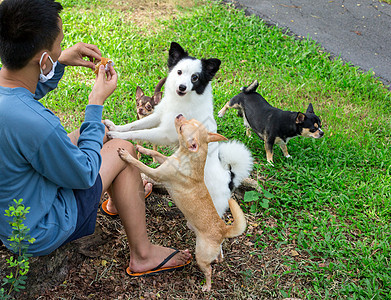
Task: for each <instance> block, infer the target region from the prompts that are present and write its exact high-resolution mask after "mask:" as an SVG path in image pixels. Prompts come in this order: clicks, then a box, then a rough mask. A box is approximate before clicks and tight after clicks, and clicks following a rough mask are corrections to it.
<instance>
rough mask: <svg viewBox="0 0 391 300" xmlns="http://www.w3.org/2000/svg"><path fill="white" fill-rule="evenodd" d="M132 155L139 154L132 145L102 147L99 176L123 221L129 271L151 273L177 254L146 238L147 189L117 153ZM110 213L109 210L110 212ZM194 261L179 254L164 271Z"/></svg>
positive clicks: (121, 142) (120, 143)
mask: <svg viewBox="0 0 391 300" xmlns="http://www.w3.org/2000/svg"><path fill="white" fill-rule="evenodd" d="M118 148H124V149H126V150H128V152H129V153H131V155H133V156H136V151H135V150H134V147H133V145H132V144H131V143H129V142H126V141H124V140H119V139H113V140H110V141H108V142H107V143H105V144H104V145H103V148H102V150H101V155H102V166H101V169H100V175H101V178H102V183H103V191H106V190H109V191H110V195H111V199H112V201H109V203H110V202H114V203H113V204H114V207H111V208H112V209H113V208H115V209H116V210H117V211H118V213H119V216H120V218H121V221H122V224H123V226H124V229H125V232H126V236H127V238H128V243H129V248H130V261H129V268H130V270H131V271H133V272H143V271H148V270H151V269H153V268H155V267H156V266H158V265H159V264H160V263H161V262H162V261H163V260H164V259H165V258H166V257H167V256H168V255H170V254H171V253H172V252H173V251H174V250H173V249H171V248H165V247H162V246H158V245H153V244H151V242H150V241H149V238H148V234H147V227H146V226H147V225H146V215H145V200H144V186H143V182H142V180H141V176H140V173H139V171H138V169H137V168H134V167H132V166H131V165H129V164H127V163H125V162H124V161H123V160H122V159H121V158H120V157H119V156H118V152H117V149H118ZM108 209H109V208H108ZM190 257H191V254H190V252H189V250H187V249H186V250H183V251H180V252H179V253H178V254H176V255H175V256H174V257H173V258H172V259H171V260H170V261H168V262H167V263H166V265H165V266H164V267H172V266H177V265H182V264H184V263H186V262H187V261H188V259H189V258H190Z"/></svg>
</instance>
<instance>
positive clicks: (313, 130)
mask: <svg viewBox="0 0 391 300" xmlns="http://www.w3.org/2000/svg"><path fill="white" fill-rule="evenodd" d="M317 130H318V129H317V128H311V129H310V132H312V133H314V132H315V131H317Z"/></svg>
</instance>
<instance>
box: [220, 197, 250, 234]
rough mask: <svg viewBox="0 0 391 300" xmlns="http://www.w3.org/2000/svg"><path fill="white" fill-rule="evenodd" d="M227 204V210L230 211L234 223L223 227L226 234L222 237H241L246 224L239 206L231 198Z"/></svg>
mask: <svg viewBox="0 0 391 300" xmlns="http://www.w3.org/2000/svg"><path fill="white" fill-rule="evenodd" d="M228 203H229V209H230V210H231V213H232V216H233V218H234V223H233V224H232V225H227V226H226V227H225V228H226V232H225V234H224V237H225V238H233V237H235V236H238V235H241V234H242V233H243V232H244V231H245V230H246V226H247V222H246V218H245V216H244V213H243V211H242V209H241V208H240V206H239V204H238V203H237V202H236V201H235V200H233V199H232V198H231V199H229V200H228Z"/></svg>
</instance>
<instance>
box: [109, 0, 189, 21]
mask: <svg viewBox="0 0 391 300" xmlns="http://www.w3.org/2000/svg"><path fill="white" fill-rule="evenodd" d="M195 5H196V0H189V1H183V0H155V1H149V0H123V1H117V0H113V1H112V2H111V4H110V7H112V8H114V9H117V10H120V11H123V12H125V14H126V15H127V17H128V21H130V22H133V23H136V24H138V25H140V26H143V27H145V26H150V25H151V23H153V22H154V20H156V19H159V20H167V19H170V18H172V17H175V15H176V14H177V13H178V6H180V7H186V8H189V7H194V6H195Z"/></svg>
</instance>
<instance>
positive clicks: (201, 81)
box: [104, 42, 252, 216]
mask: <svg viewBox="0 0 391 300" xmlns="http://www.w3.org/2000/svg"><path fill="white" fill-rule="evenodd" d="M220 63H221V62H220V60H218V59H216V58H210V59H196V58H194V57H191V56H189V55H188V53H187V52H186V51H185V50H184V49H183V48H182V47H181V46H180V45H179V44H177V43H174V42H173V43H171V47H170V50H169V58H168V68H169V74H168V76H167V80H166V83H165V91H164V97H163V99H162V100H161V102H160V103H159V104H158V105H157V106H155V110H154V112H153V113H152V114H151V115H149V116H147V117H145V118H143V119H141V120H137V121H135V122H132V123H130V124H127V125H123V126H117V125H115V124H114V123H113V122H111V121H109V120H105V121H104V122H105V125H106V126H107V127H108V129H109V132H108V134H107V135H108V137H109V138H121V139H126V140H135V141H147V142H150V143H153V144H158V145H169V144H178V134H177V132H176V130H175V124H174V120H175V117H176V116H177V115H179V114H182V115H183V116H184V117H185V118H186V119H196V120H198V121H200V122H202V123H203V124H204V126H205V127H206V128H207V129H208V130H209V131H211V132H216V131H217V124H216V121H215V119H214V117H213V95H212V87H211V84H210V81H211V80H212V78H213V77H214V75H215V74H216V72H217V71H218V70H219V67H220ZM251 169H252V157H251V154H250V151H249V150H248V149H247V148H246V147H245V146H244V145H243V144H241V143H238V142H233V141H231V142H227V143H220V144H219V143H216V142H215V143H210V144H209V147H208V157H207V160H206V165H205V184H206V186H207V188H208V191H209V193H210V195H211V197H212V199H213V203H214V205H215V207H216V210H217V212H218V214H219V215H220V216H222V215H223V214H224V212H225V211H226V209H227V208H228V200H229V199H230V196H231V192H232V190H233V189H234V188H235V187H238V186H239V185H240V183H241V181H242V180H243V179H245V178H246V177H248V176H249V174H250V171H251Z"/></svg>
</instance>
